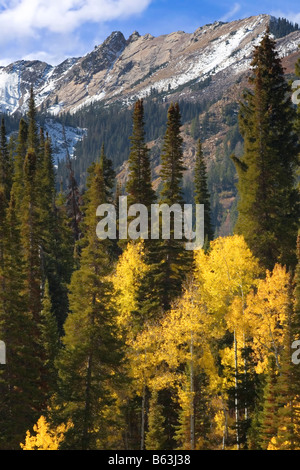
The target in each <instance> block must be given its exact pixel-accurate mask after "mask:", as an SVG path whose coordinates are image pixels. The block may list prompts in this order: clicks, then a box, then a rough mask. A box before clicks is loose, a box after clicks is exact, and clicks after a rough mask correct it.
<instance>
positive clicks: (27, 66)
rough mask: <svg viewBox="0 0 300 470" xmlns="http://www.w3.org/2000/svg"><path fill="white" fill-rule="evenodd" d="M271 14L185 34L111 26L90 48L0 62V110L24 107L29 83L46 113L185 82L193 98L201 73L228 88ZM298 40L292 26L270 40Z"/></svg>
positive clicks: (285, 47) (170, 89)
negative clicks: (54, 58)
mask: <svg viewBox="0 0 300 470" xmlns="http://www.w3.org/2000/svg"><path fill="white" fill-rule="evenodd" d="M272 21H273V22H274V21H275V20H274V18H273V17H271V16H270V15H265V14H262V15H258V16H252V17H249V18H245V19H241V20H235V21H232V22H227V23H224V22H220V21H219V22H215V23H212V24H208V25H204V26H201V27H199V28H198V29H196V31H194V32H193V33H185V32H184V31H177V32H173V33H170V34H165V35H161V36H157V37H154V36H152V35H151V34H145V35H144V36H141V35H140V34H139V33H138V32H137V31H135V32H133V33H132V34H131V35H130V36H129V38H128V39H125V37H124V35H123V33H122V32H120V31H114V32H112V33H111V34H110V35H109V36H108V38H106V40H105V41H104V42H103V43H102V44H100V45H97V46H95V48H94V50H93V51H91V52H89V53H87V54H86V55H84V56H83V57H73V58H69V59H66V60H65V61H63V62H62V63H61V64H58V65H56V66H51V65H49V64H47V63H45V62H41V61H38V60H36V61H25V60H20V61H16V62H14V63H12V64H10V65H8V66H6V67H0V110H2V112H8V113H10V114H13V113H15V112H21V113H24V112H25V111H26V105H27V101H28V98H29V93H30V88H31V86H32V87H33V89H34V92H35V96H36V104H37V107H38V109H39V110H41V111H46V112H48V113H49V114H51V115H52V116H55V115H60V114H62V113H65V112H70V113H76V111H78V110H80V109H81V108H82V107H85V106H88V105H90V104H92V103H95V102H103V103H105V104H112V103H116V102H118V103H121V104H125V105H128V104H131V103H132V102H133V101H134V100H135V99H137V98H142V97H145V96H148V95H149V94H151V93H152V92H153V90H156V91H157V92H158V93H165V94H166V95H168V94H169V95H172V94H174V92H175V93H176V90H181V91H182V87H183V88H185V87H186V88H187V89H186V90H185V93H187V94H189V95H190V97H189V99H193V93H192V92H191V90H189V85H190V84H191V83H198V84H201V83H203V82H204V81H205V80H207V78H208V77H214V78H215V79H216V81H217V80H218V77H222V80H224V82H226V83H227V85H226V86H228V87H230V86H231V85H232V84H233V83H234V82H235V81H236V80H237V79H238V77H239V76H240V75H241V74H243V73H245V71H246V70H247V69H248V68H249V65H250V60H251V53H252V51H253V47H254V46H255V45H257V44H258V42H259V40H260V38H261V37H262V35H263V34H264V32H265V30H266V28H267V26H268V25H270V23H271V22H272ZM299 43H300V31H299V30H298V31H294V32H291V33H290V34H288V35H287V36H285V37H283V38H279V39H277V44H278V51H279V54H280V55H281V56H282V57H285V56H287V55H288V56H289V55H291V54H295V53H296V52H297V50H298V44H299Z"/></svg>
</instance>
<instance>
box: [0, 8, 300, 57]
mask: <svg viewBox="0 0 300 470" xmlns="http://www.w3.org/2000/svg"><path fill="white" fill-rule="evenodd" d="M260 13H267V14H271V15H274V16H283V17H285V18H288V19H290V20H291V21H293V22H298V23H299V24H300V5H299V2H298V1H295V0H285V1H284V2H282V1H279V0H273V1H266V0H253V1H251V2H250V1H247V2H246V1H242V0H241V1H239V0H237V1H233V2H232V1H228V0H209V1H208V0H0V32H1V34H0V65H7V64H9V63H11V62H13V61H15V60H19V59H30V60H33V59H39V60H44V61H45V62H48V63H50V64H53V65H55V64H58V63H60V62H62V61H63V60H64V59H65V58H66V57H73V56H76V57H77V56H82V55H84V54H86V53H87V52H89V51H91V50H92V49H93V48H94V46H95V45H96V44H101V43H102V42H103V41H104V39H105V38H106V37H107V36H109V34H110V33H111V32H112V31H116V30H119V31H122V33H123V34H124V36H125V37H126V38H127V37H129V35H130V34H131V33H132V32H133V31H135V30H136V31H138V32H139V33H140V34H141V35H143V34H146V33H150V34H152V35H153V36H158V35H160V34H168V33H171V32H173V31H178V30H183V31H185V32H188V33H190V32H193V31H195V30H196V29H197V28H198V27H199V26H203V25H204V24H207V23H213V22H214V21H216V20H222V21H232V20H235V19H240V18H246V17H248V16H252V15H258V14H260Z"/></svg>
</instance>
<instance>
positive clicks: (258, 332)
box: [245, 264, 289, 373]
mask: <svg viewBox="0 0 300 470" xmlns="http://www.w3.org/2000/svg"><path fill="white" fill-rule="evenodd" d="M288 283H289V274H288V272H287V271H286V268H285V267H284V266H281V265H279V264H276V265H275V267H274V269H273V271H268V270H267V271H266V277H265V279H261V280H259V281H258V285H257V291H256V292H254V291H252V292H250V293H249V295H248V297H247V308H246V310H245V321H246V323H247V326H248V329H249V334H250V335H251V337H252V345H253V351H254V355H255V357H256V359H257V361H258V363H257V372H258V373H262V372H263V371H265V370H266V369H267V366H268V357H269V355H270V354H273V355H274V357H275V360H276V366H277V368H278V369H279V368H280V352H281V347H282V344H283V340H284V332H285V329H284V325H285V323H286V315H287V313H286V312H287V305H288V301H289V296H288Z"/></svg>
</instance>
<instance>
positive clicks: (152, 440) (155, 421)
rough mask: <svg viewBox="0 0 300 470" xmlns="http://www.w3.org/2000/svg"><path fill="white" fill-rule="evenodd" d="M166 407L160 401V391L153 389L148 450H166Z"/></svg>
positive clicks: (147, 435) (146, 439) (146, 440)
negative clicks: (164, 413)
mask: <svg viewBox="0 0 300 470" xmlns="http://www.w3.org/2000/svg"><path fill="white" fill-rule="evenodd" d="M163 412H164V409H163V406H162V405H161V404H159V402H158V392H157V391H153V392H152V396H151V399H150V408H149V414H148V431H147V433H146V438H145V444H146V449H147V450H164V449H165V448H166V441H167V438H166V435H165V418H164V415H163Z"/></svg>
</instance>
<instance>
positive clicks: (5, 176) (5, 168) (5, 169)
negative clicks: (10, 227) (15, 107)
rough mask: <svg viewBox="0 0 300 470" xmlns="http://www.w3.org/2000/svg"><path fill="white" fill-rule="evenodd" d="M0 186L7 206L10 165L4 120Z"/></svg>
mask: <svg viewBox="0 0 300 470" xmlns="http://www.w3.org/2000/svg"><path fill="white" fill-rule="evenodd" d="M0 185H1V186H3V187H4V194H5V198H6V201H7V205H8V203H9V197H10V190H11V186H12V163H11V161H10V155H9V151H8V145H7V137H6V129H5V122H4V118H2V120H1V129H0Z"/></svg>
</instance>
